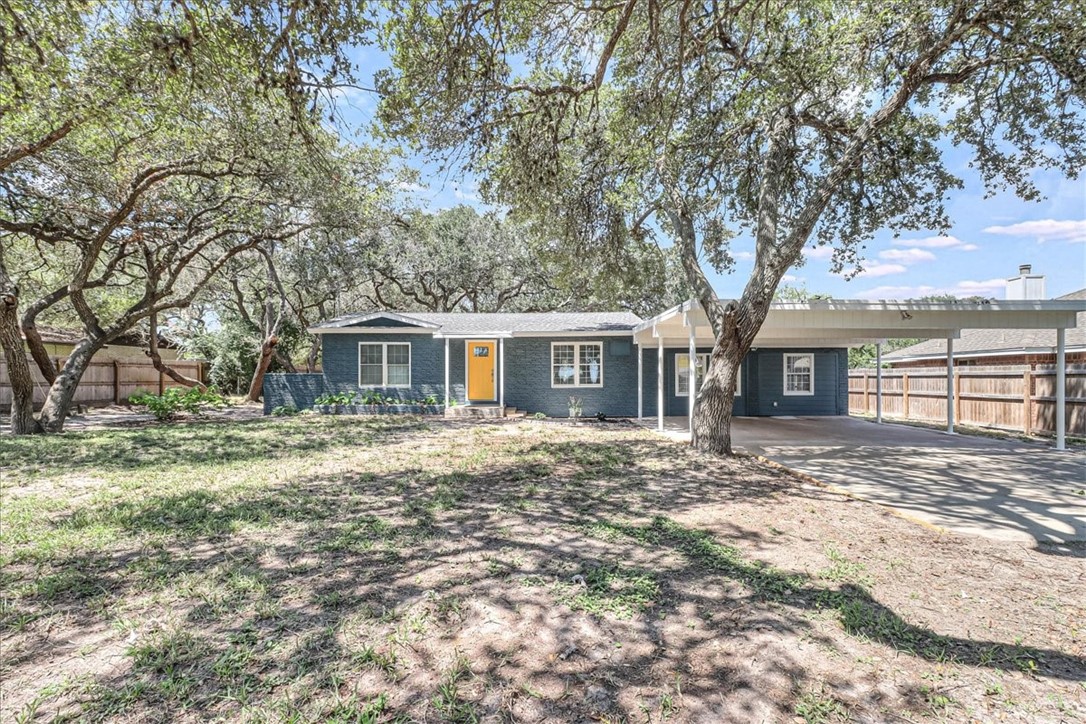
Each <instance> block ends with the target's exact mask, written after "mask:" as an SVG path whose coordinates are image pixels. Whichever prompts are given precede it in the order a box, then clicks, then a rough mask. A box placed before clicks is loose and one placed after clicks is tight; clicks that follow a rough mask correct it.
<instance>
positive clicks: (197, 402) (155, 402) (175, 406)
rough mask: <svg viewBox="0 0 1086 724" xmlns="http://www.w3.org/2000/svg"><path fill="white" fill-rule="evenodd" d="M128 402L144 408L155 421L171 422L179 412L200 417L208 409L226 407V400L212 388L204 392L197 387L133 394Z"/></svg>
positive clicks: (172, 388) (171, 388)
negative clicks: (158, 392) (153, 393)
mask: <svg viewBox="0 0 1086 724" xmlns="http://www.w3.org/2000/svg"><path fill="white" fill-rule="evenodd" d="M128 401H129V402H131V403H132V404H134V405H139V406H141V407H146V408H147V409H148V410H149V411H150V412H151V414H152V415H154V416H155V419H156V420H172V419H174V418H175V417H177V413H179V412H185V413H188V414H190V415H202V414H203V413H204V412H205V411H206V410H207V409H209V408H213V407H216V408H217V407H224V406H225V405H226V398H225V397H223V396H222V395H220V394H219V393H218V392H217V391H216V390H215V389H214V388H208V390H207V391H206V392H205V391H201V390H200V388H199V387H190V388H188V389H187V390H182V389H181V388H179V387H170V388H169V389H167V390H166V391H165V392H163V393H162V394H161V395H152V394H150V393H143V394H142V395H141V394H135V395H132V396H131V397H129V398H128Z"/></svg>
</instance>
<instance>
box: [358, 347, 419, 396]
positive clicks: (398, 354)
mask: <svg viewBox="0 0 1086 724" xmlns="http://www.w3.org/2000/svg"><path fill="white" fill-rule="evenodd" d="M358 386H359V387H410V386H411V343H410V342H360V343H359V344H358Z"/></svg>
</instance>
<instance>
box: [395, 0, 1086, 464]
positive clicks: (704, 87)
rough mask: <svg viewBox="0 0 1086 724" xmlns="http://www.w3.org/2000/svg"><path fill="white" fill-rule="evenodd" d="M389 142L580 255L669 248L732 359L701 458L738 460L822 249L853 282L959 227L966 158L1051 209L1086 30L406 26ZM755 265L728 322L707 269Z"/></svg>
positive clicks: (1056, 5) (996, 7)
mask: <svg viewBox="0 0 1086 724" xmlns="http://www.w3.org/2000/svg"><path fill="white" fill-rule="evenodd" d="M389 28H390V36H389V37H390V38H391V41H390V42H391V46H390V47H391V49H392V52H393V57H394V60H395V69H394V70H392V71H390V72H388V73H386V74H385V75H384V76H382V77H381V79H380V89H381V91H382V93H383V95H384V100H383V106H382V112H381V117H382V118H383V119H384V121H385V123H386V124H387V126H388V127H389V129H390V133H395V134H399V135H401V136H404V137H407V138H412V139H414V140H415V141H416V142H417V143H418V144H419V147H420V148H423V149H427V150H429V151H431V152H432V153H434V154H436V155H439V156H448V155H449V154H450V153H451V152H459V153H461V154H462V155H463V156H464V157H465V158H466V159H467V164H468V166H469V167H470V168H471V169H472V170H473V171H474V172H476V173H477V174H478V175H480V176H481V177H482V179H483V182H482V184H481V188H482V189H483V192H484V194H486V195H487V197H488V198H490V199H492V200H496V201H499V202H501V203H505V204H507V205H509V206H510V207H511V208H512V209H514V213H516V214H523V215H527V216H535V217H543V216H549V217H550V218H553V219H558V220H559V221H558V222H557V227H558V228H559V229H560V231H561V232H562V237H563V238H564V239H565V243H566V249H567V251H568V252H569V253H571V254H574V255H576V254H579V253H582V250H584V249H586V248H601V247H603V248H607V247H614V246H616V245H623V244H626V243H630V242H631V241H638V240H642V239H644V238H646V237H652V236H654V235H660V234H662V235H664V236H665V237H666V239H667V240H668V241H669V242H670V243H672V244H673V245H674V246H675V247H676V248H677V249H678V251H679V255H680V258H681V260H682V265H683V268H684V270H685V272H686V276H687V281H688V283H689V285H690V287H691V289H692V290H693V291H694V292H695V295H696V296H697V298H698V299H699V301H700V302H701V304H702V307H703V308H704V309H705V311H706V313H707V315H708V317H709V320H710V322H711V324H712V326H713V329H714V332H715V334H716V336H717V345H716V349H715V350H714V353H713V356H712V362H711V365H710V370H709V372H708V374H706V375H705V380H704V382H703V385H702V389H701V391H700V394H699V401H698V405H697V414H696V417H695V423H694V426H693V429H694V439H695V444H696V445H698V446H699V447H702V448H704V449H707V450H712V451H717V452H727V451H729V450H730V436H729V433H728V423H729V420H730V410H731V406H732V395H733V393H734V385H735V373H736V370H737V369H738V365H739V362H740V361H741V359H742V357H743V356H744V355H745V354H746V352H747V351H748V350H749V348H750V345H751V343H752V341H753V339H754V337H755V335H756V334H757V332H758V329H759V328H760V326H761V324H762V322H763V321H764V319H765V315H766V314H767V312H768V308H769V303H770V301H771V300H772V298H773V294H774V291H775V290H776V288H777V285H778V284H779V283H780V281H781V279H782V277H783V276H784V274H785V272H786V271H787V270H788V269H789V268H790V267H791V266H793V265H794V264H796V263H797V262H798V261H799V259H800V254H801V251H802V248H803V247H804V245H806V244H808V243H813V244H819V245H832V247H833V248H834V255H833V264H834V266H835V268H837V269H842V268H846V266H847V267H853V266H856V265H858V264H859V259H860V257H859V255H858V251H859V250H860V249H861V248H862V244H863V243H864V242H865V241H866V240H868V239H870V238H871V236H872V235H873V234H874V233H875V232H876V231H878V230H881V229H892V230H895V231H900V230H905V229H936V230H942V229H944V228H945V227H946V226H947V223H948V217H947V209H946V203H945V202H946V199H947V195H948V193H949V192H950V191H951V190H953V189H955V188H958V187H960V186H961V183H962V182H961V179H960V178H959V176H958V175H957V173H956V169H954V168H952V167H951V166H950V165H949V164H948V163H947V162H946V160H945V159H944V156H943V154H942V151H941V149H942V144H943V143H945V142H949V143H953V144H957V145H962V146H966V147H970V148H972V150H973V164H974V166H975V167H976V169H977V170H978V171H979V173H980V175H981V177H982V178H983V180H984V182H985V183H986V184H987V185H988V187H989V188H990V189H993V190H994V189H999V188H1004V187H1006V188H1010V189H1013V190H1014V191H1015V192H1016V193H1018V194H1019V195H1020V196H1022V197H1024V198H1036V196H1037V190H1036V188H1035V187H1034V186H1033V184H1032V181H1031V174H1032V172H1033V171H1034V170H1035V169H1036V168H1039V167H1050V168H1057V169H1059V170H1060V171H1062V172H1063V173H1065V174H1066V175H1068V176H1074V175H1075V174H1076V173H1077V172H1078V169H1079V168H1081V166H1082V162H1083V160H1084V157H1086V116H1084V114H1083V113H1082V110H1083V109H1082V103H1083V89H1084V80H1086V63H1084V61H1083V57H1084V54H1083V49H1084V48H1086V29H1084V26H1083V24H1082V23H1081V13H1080V12H1079V11H1078V10H1076V8H1075V7H1073V4H1067V3H1062V2H1056V1H1054V0H1049V1H1045V0H1027V1H1026V2H1021V1H1019V0H1014V1H1010V0H941V1H939V2H933V3H927V4H925V5H924V6H923V7H918V6H916V5H915V4H914V3H894V2H890V3H886V2H873V1H871V0H819V1H814V0H811V1H806V2H798V3H797V2H791V1H790V0H788V1H786V0H771V1H770V2H761V3H749V2H744V1H742V0H739V1H736V2H721V3H709V4H691V3H688V2H683V1H682V0H671V1H668V0H663V1H656V2H643V1H641V0H626V1H625V2H616V3H588V4H584V3H580V2H572V1H570V2H564V1H562V0H559V1H558V2H548V3H538V2H532V1H530V0H525V1H524V2H502V3H495V2H484V1H482V0H473V1H469V2H455V3H454V2H421V1H420V2H412V3H409V4H408V5H407V9H406V11H405V12H403V13H400V14H397V15H396V16H395V17H393V18H391V19H390V21H389ZM738 234H746V235H749V236H751V237H753V238H754V241H755V264H754V270H753V272H752V274H751V276H750V278H749V279H748V280H747V283H746V285H745V287H744V290H743V293H742V295H741V297H740V298H739V299H738V300H736V301H735V302H734V303H724V302H722V301H721V300H719V299H717V297H716V294H715V292H714V290H713V289H712V287H711V285H710V284H709V282H708V279H707V277H706V274H705V269H706V267H707V266H708V267H712V268H715V269H717V270H720V271H727V270H729V269H731V268H732V263H733V260H732V256H731V254H730V246H729V242H730V240H731V239H733V238H735V236H736V235H738Z"/></svg>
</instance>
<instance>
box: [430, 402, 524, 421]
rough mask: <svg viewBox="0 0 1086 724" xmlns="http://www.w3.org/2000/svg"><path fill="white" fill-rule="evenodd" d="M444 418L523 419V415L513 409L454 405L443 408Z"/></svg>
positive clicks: (492, 406)
mask: <svg viewBox="0 0 1086 724" xmlns="http://www.w3.org/2000/svg"><path fill="white" fill-rule="evenodd" d="M445 417H448V418H455V419H464V418H497V417H524V413H523V412H518V411H517V408H515V407H506V408H504V409H503V408H501V407H499V406H498V405H456V406H455V407H446V408H445Z"/></svg>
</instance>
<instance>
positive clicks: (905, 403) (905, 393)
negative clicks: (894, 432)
mask: <svg viewBox="0 0 1086 724" xmlns="http://www.w3.org/2000/svg"><path fill="white" fill-rule="evenodd" d="M901 416H902V417H904V418H905V419H906V420H908V419H909V373H908V372H904V371H903V372H902V373H901Z"/></svg>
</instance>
